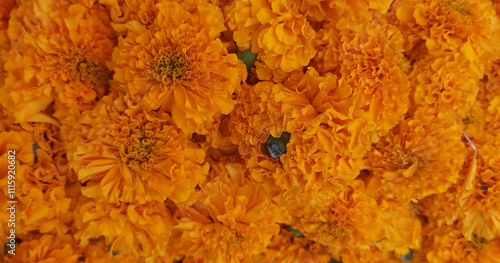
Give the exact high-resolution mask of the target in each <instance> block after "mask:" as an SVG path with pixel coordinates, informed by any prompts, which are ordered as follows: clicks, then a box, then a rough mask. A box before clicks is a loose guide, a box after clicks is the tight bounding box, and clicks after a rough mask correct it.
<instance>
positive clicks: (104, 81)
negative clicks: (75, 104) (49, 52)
mask: <svg viewBox="0 0 500 263" xmlns="http://www.w3.org/2000/svg"><path fill="white" fill-rule="evenodd" d="M81 53H82V52H78V51H71V52H70V53H69V54H67V55H66V56H65V57H64V58H63V60H62V61H61V62H62V65H63V67H64V68H65V69H66V70H67V72H68V73H69V77H70V79H72V80H75V79H87V80H88V81H90V82H91V83H92V84H93V85H94V86H96V87H97V88H104V87H107V86H108V79H110V78H111V76H112V73H111V71H109V70H108V68H107V67H106V66H105V65H101V64H99V63H96V62H94V61H90V60H87V59H86V58H85V56H83V55H82V54H81ZM97 92H98V94H99V93H104V90H103V89H100V90H97ZM99 95H102V94H99Z"/></svg>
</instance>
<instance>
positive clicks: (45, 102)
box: [2, 0, 113, 124]
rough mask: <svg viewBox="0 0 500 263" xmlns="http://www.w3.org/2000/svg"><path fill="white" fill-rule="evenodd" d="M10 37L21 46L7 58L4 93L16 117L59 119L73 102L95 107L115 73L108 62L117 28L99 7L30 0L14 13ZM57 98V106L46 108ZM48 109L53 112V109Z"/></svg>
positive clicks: (6, 105) (85, 106) (3, 102)
mask: <svg viewBox="0 0 500 263" xmlns="http://www.w3.org/2000/svg"><path fill="white" fill-rule="evenodd" d="M9 23H10V24H9V38H10V39H11V41H12V43H13V45H15V46H16V49H13V50H12V51H11V52H10V56H9V60H8V61H7V63H6V67H5V68H6V70H7V71H8V77H7V79H6V84H5V87H4V88H3V92H5V93H6V94H9V96H6V97H5V98H2V104H3V105H4V107H5V108H7V109H9V111H12V112H13V113H14V116H15V117H16V121H17V122H20V123H26V122H49V123H53V124H58V122H57V121H55V120H54V119H53V118H52V116H50V115H52V114H53V115H54V116H55V117H56V118H58V119H59V120H63V119H64V117H65V116H66V111H67V109H68V108H71V107H76V108H78V109H80V110H82V109H86V108H89V107H90V106H91V105H92V104H93V102H94V101H95V99H96V98H98V97H100V96H102V95H103V94H104V93H105V91H106V89H107V85H108V79H109V78H110V77H111V74H110V71H109V70H108V69H107V67H106V65H105V61H106V60H109V58H110V53H111V51H112V48H113V40H112V38H113V31H112V30H111V29H109V27H108V26H107V24H108V21H107V19H106V16H105V15H103V14H102V13H99V11H97V10H89V9H87V8H85V7H84V6H82V5H79V4H73V5H71V4H70V3H69V2H65V1H38V0H37V1H27V2H24V3H22V4H21V5H20V6H19V8H17V9H15V10H14V11H13V12H12V13H11V16H10V21H9ZM53 102H55V105H54V107H53V110H55V112H50V111H48V112H44V111H46V109H47V107H48V106H49V105H50V104H51V103H53ZM47 114H48V115H47Z"/></svg>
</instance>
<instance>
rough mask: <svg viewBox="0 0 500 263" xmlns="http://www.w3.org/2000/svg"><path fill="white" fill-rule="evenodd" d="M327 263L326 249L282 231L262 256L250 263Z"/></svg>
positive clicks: (328, 259)
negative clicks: (269, 262)
mask: <svg viewBox="0 0 500 263" xmlns="http://www.w3.org/2000/svg"><path fill="white" fill-rule="evenodd" d="M268 261H271V262H290V263H300V262H329V261H330V255H329V254H328V252H327V251H326V247H325V246H323V245H321V244H318V243H315V242H313V241H311V240H309V239H307V238H304V237H302V238H297V237H294V235H293V234H292V233H291V232H289V231H286V230H284V229H283V228H282V229H281V230H280V233H279V234H278V235H275V236H274V237H273V239H272V240H271V244H269V246H268V247H267V250H266V251H265V252H264V255H259V256H256V257H254V258H252V262H268Z"/></svg>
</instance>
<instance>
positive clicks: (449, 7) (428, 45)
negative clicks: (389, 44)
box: [393, 0, 500, 66]
mask: <svg viewBox="0 0 500 263" xmlns="http://www.w3.org/2000/svg"><path fill="white" fill-rule="evenodd" d="M393 6H394V8H393V10H394V11H393V15H395V17H396V19H397V20H398V22H396V23H397V24H399V28H400V31H401V32H402V33H403V35H404V37H405V40H406V41H405V42H406V43H405V44H406V46H405V50H407V51H410V50H411V49H412V48H417V47H418V45H419V44H418V43H419V42H420V41H423V42H424V43H425V51H424V54H425V53H427V52H428V53H429V54H431V55H432V56H436V57H441V56H442V53H443V52H445V51H447V50H448V51H452V52H456V53H461V54H462V55H464V56H465V57H466V58H467V59H468V60H469V61H471V62H474V63H476V64H482V65H483V66H484V64H486V63H488V61H490V60H491V59H492V58H496V56H497V55H498V52H499V51H500V50H499V47H498V44H497V43H498V39H497V37H493V38H492V36H495V35H498V30H499V28H498V24H499V19H498V17H496V14H495V11H494V8H493V7H492V5H491V2H490V1H435V0H401V1H396V2H395V3H394V4H393ZM416 56H419V57H421V54H418V53H414V55H412V58H411V60H415V59H419V58H417V57H416Z"/></svg>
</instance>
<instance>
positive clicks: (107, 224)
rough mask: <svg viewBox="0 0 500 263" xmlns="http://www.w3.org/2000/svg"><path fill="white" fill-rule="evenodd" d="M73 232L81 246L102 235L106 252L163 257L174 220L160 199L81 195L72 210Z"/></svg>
mask: <svg viewBox="0 0 500 263" xmlns="http://www.w3.org/2000/svg"><path fill="white" fill-rule="evenodd" d="M75 226H76V228H77V231H76V233H75V234H74V236H75V238H76V239H77V240H79V241H80V244H81V246H83V247H85V246H87V245H88V244H89V242H91V240H92V239H95V238H100V237H101V236H102V237H104V238H105V240H106V244H109V245H111V246H110V251H116V252H117V253H123V254H124V255H127V254H133V255H137V256H143V257H144V256H164V255H165V253H166V251H165V249H164V248H165V246H166V244H167V242H168V240H169V237H170V234H171V231H172V228H173V226H174V221H173V217H172V214H171V212H170V210H169V209H168V208H167V207H166V206H165V204H164V203H163V202H156V201H152V202H147V203H144V204H138V203H137V202H133V203H125V202H121V203H119V204H113V203H109V202H108V201H107V200H106V199H103V198H94V199H89V198H86V197H81V198H80V200H79V202H78V205H77V208H76V209H75Z"/></svg>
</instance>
